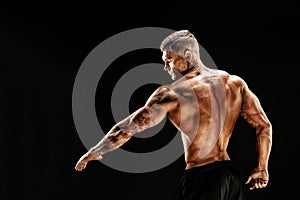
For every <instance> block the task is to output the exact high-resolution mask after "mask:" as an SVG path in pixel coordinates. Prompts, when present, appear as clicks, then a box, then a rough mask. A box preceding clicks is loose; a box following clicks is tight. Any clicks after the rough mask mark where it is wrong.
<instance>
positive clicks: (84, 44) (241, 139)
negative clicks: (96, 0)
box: [0, 1, 299, 200]
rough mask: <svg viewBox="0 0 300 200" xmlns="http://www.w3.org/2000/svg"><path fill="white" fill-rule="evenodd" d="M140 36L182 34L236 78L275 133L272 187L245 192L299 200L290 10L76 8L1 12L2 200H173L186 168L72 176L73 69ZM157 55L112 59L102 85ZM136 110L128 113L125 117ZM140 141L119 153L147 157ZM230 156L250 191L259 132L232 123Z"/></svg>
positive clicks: (275, 6)
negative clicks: (103, 48) (114, 41)
mask: <svg viewBox="0 0 300 200" xmlns="http://www.w3.org/2000/svg"><path fill="white" fill-rule="evenodd" d="M131 6H137V8H132V7H131ZM129 8H130V9H129ZM118 9H122V10H121V11H118ZM147 26H153V27H163V28H169V29H174V30H179V29H189V30H190V31H191V32H193V33H194V34H195V35H196V37H197V38H198V41H199V43H200V44H201V45H202V46H203V47H204V48H205V49H206V51H207V52H208V53H209V54H210V56H211V57H212V58H213V59H214V61H215V63H216V64H217V66H218V68H219V69H223V70H226V71H228V72H229V73H232V74H237V75H239V76H241V77H242V78H244V79H245V80H246V81H247V83H248V85H249V87H250V88H251V89H252V90H253V91H254V92H255V93H256V94H257V96H258V97H259V98H260V101H261V104H262V106H263V108H264V110H265V112H266V114H267V115H268V117H269V119H270V121H271V122H272V124H273V131H274V136H273V149H272V153H271V157H270V163H269V172H270V182H269V185H268V187H267V188H266V189H262V190H259V191H251V192H248V193H247V195H248V199H256V200H259V199H271V198H274V197H276V198H283V197H284V198H288V197H293V196H295V195H297V194H298V191H297V188H298V187H297V183H294V181H297V179H298V178H299V174H298V168H297V167H298V166H297V164H296V163H298V162H299V158H298V156H297V153H298V152H299V145H298V141H297V138H298V134H299V133H298V131H297V130H296V129H295V127H296V126H295V125H297V117H298V116H297V105H298V103H297V98H293V97H294V94H296V93H297V92H298V91H299V86H298V83H297V80H298V77H297V73H296V71H297V68H298V67H299V63H298V57H299V55H298V53H299V51H298V44H299V32H297V30H296V28H297V26H299V12H298V7H297V6H296V4H291V3H288V2H287V1H285V3H284V4H283V3H272V2H270V3H266V4H264V5H262V4H250V3H243V4H233V3H211V4H209V3H202V2H199V3H198V5H193V4H192V3H191V2H185V3H184V2H181V3H180V4H176V2H167V4H166V5H162V4H157V5H151V3H150V2H140V3H139V4H133V5H130V4H120V3H117V2H115V3H112V5H101V4H92V3H83V2H79V3H74V2H72V3H65V4H62V3H57V4H54V3H43V4H40V5H38V4H29V3H18V4H15V5H7V6H6V5H2V6H1V7H0V75H1V92H0V94H1V111H0V113H1V115H0V116H1V126H0V132H1V159H0V160H1V161H0V162H1V163H0V167H1V168H0V180H1V184H0V186H1V187H0V189H1V196H2V197H3V198H2V197H1V199H27V198H28V199H32V200H34V199H66V198H72V199H82V198H85V199H91V198H96V199H121V198H122V199H132V200H134V199H144V200H148V199H163V200H166V199H172V200H175V199H178V197H177V190H178V187H179V180H180V176H181V173H182V171H183V169H184V160H183V157H180V158H179V159H178V160H177V161H176V162H174V163H172V164H171V165H169V166H167V167H165V168H163V169H160V170H158V171H155V172H151V173H144V174H132V173H125V172H120V171H117V170H114V169H111V168H109V167H107V166H105V165H104V164H102V163H101V162H92V163H90V164H89V165H88V167H87V169H86V170H84V171H83V172H77V171H75V169H74V166H75V164H76V162H77V160H78V159H79V158H80V156H81V155H82V154H83V153H85V152H86V149H85V147H84V145H83V144H82V142H81V141H80V138H79V136H78V134H77V132H76V128H75V125H74V122H73V116H72V89H73V84H74V80H75V77H76V74H77V71H78V69H79V67H80V65H81V63H82V62H83V60H84V59H85V57H86V56H87V55H88V54H89V52H90V51H91V50H92V49H93V48H95V47H96V46H97V45H98V44H100V43H101V42H102V41H103V40H105V39H107V38H109V37H110V36H113V35H114V34H117V33H120V32H122V31H125V30H129V29H133V28H138V27H147ZM149 53H150V54H149ZM160 56H161V55H160V53H159V52H158V51H146V50H145V51H141V52H135V54H134V53H133V54H132V55H128V56H127V57H126V58H123V60H119V64H115V68H113V67H112V68H111V71H110V74H107V76H114V73H116V74H118V73H120V71H119V69H121V70H122V68H121V67H120V66H121V63H122V62H126V63H127V65H126V66H129V65H130V63H132V64H133V65H134V64H142V63H147V62H149V61H157V62H160V58H161V57H160ZM123 72H124V73H125V72H126V71H124V69H123ZM115 81H117V80H115ZM101 84H102V85H99V90H98V93H97V98H96V100H97V102H96V106H97V111H99V112H104V113H105V112H107V113H105V114H107V115H108V116H109V115H110V113H109V111H107V110H102V106H101V105H102V104H103V103H105V104H104V107H106V108H107V107H108V106H107V104H106V103H109V101H108V100H107V99H102V98H101V92H107V93H108V94H109V92H110V91H109V90H108V89H107V90H105V91H102V90H101V88H105V87H106V86H107V87H108V88H109V87H111V85H110V83H109V82H103V83H101ZM154 88H155V85H150V86H148V87H146V86H145V87H144V88H143V89H141V90H139V91H136V93H135V94H134V95H133V97H132V101H131V102H137V103H144V102H143V101H144V99H145V96H147V94H150V93H151V91H152V90H153V89H154ZM137 106H138V105H137V104H134V103H132V104H131V105H130V109H131V110H134V109H135V108H136V107H137ZM103 109H104V108H103ZM294 113H296V115H294ZM108 119H109V118H108ZM99 123H101V124H102V125H103V126H104V127H105V129H109V128H110V126H112V125H113V124H114V122H113V121H112V120H110V119H109V120H107V123H106V122H104V121H103V119H99ZM169 130H172V127H169ZM171 132H172V131H171ZM171 134H172V133H171ZM156 139H161V140H159V141H158V140H154V139H153V138H152V142H153V143H154V144H155V145H157V147H159V146H160V145H163V143H162V142H161V141H163V142H167V141H168V140H169V139H170V136H166V134H165V136H160V137H157V138H156ZM140 142H141V143H142V144H145V145H139V146H138V145H137V144H138V142H137V141H133V142H132V143H131V144H130V143H129V144H127V146H124V148H125V147H126V148H128V149H131V150H135V151H147V150H149V149H147V148H153V146H152V145H151V142H149V140H148V141H146V140H145V141H140ZM95 143H96V141H95ZM135 144H136V146H135ZM141 146H142V147H141ZM229 152H230V155H231V158H232V160H234V162H235V164H236V165H237V166H238V167H239V170H240V173H241V175H242V178H243V179H244V180H246V178H247V175H248V173H249V171H250V170H252V169H253V167H254V166H255V159H256V157H255V156H256V150H255V130H254V129H253V128H252V127H250V125H248V124H247V123H245V121H243V120H242V119H239V120H238V121H237V125H236V128H235V129H234V134H233V136H232V139H231V143H230V146H229Z"/></svg>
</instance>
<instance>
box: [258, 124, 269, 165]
mask: <svg viewBox="0 0 300 200" xmlns="http://www.w3.org/2000/svg"><path fill="white" fill-rule="evenodd" d="M256 139H257V150H258V166H257V169H261V170H266V169H267V168H268V161H269V156H270V151H271V146H272V127H271V125H270V124H268V125H267V126H266V127H264V128H262V129H257V135H256Z"/></svg>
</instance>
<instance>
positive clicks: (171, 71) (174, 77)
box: [164, 67, 177, 80]
mask: <svg viewBox="0 0 300 200" xmlns="http://www.w3.org/2000/svg"><path fill="white" fill-rule="evenodd" d="M164 70H165V71H167V72H168V73H169V74H170V76H171V78H172V80H176V78H177V73H176V72H175V71H174V70H173V69H172V68H166V67H165V68H164Z"/></svg>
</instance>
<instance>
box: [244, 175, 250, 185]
mask: <svg viewBox="0 0 300 200" xmlns="http://www.w3.org/2000/svg"><path fill="white" fill-rule="evenodd" d="M251 180H252V176H249V178H248V180H247V181H246V183H245V184H248V183H250V181H251Z"/></svg>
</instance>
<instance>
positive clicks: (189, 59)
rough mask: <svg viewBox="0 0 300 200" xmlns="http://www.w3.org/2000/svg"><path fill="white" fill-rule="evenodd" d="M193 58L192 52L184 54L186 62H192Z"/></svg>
mask: <svg viewBox="0 0 300 200" xmlns="http://www.w3.org/2000/svg"><path fill="white" fill-rule="evenodd" d="M192 56H193V55H192V52H191V51H189V50H187V51H185V53H184V58H185V59H186V61H188V62H191V60H192Z"/></svg>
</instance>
